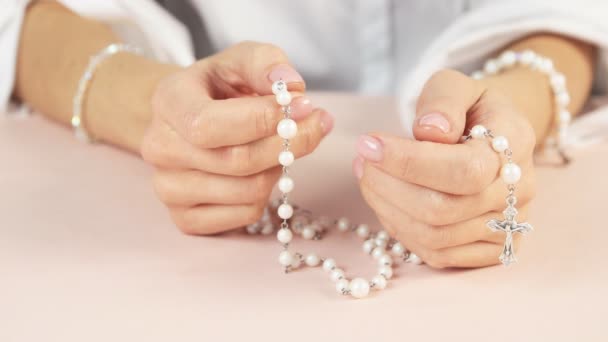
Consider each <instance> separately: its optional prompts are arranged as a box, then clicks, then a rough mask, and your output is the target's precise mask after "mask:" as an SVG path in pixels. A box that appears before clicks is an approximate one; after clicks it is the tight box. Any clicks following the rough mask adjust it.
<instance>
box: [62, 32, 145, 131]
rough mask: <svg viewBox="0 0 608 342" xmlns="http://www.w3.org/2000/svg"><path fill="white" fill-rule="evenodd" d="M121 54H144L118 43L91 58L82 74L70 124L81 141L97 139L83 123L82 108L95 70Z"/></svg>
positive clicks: (134, 48)
mask: <svg viewBox="0 0 608 342" xmlns="http://www.w3.org/2000/svg"><path fill="white" fill-rule="evenodd" d="M119 52H130V53H135V54H139V55H141V54H142V51H141V49H139V48H137V47H134V46H131V45H127V44H118V43H114V44H110V45H108V46H106V47H105V48H104V49H103V50H101V51H100V52H98V53H97V54H95V55H94V56H92V57H91V58H90V60H89V64H88V65H87V68H86V69H85V71H84V74H82V77H81V78H80V80H79V81H78V89H77V90H76V95H75V96H74V99H73V100H72V119H71V120H70V122H71V124H72V128H73V129H74V135H75V136H76V137H77V138H78V139H79V140H81V141H86V142H94V141H95V139H94V138H93V137H92V136H91V135H90V134H89V132H88V131H87V130H86V128H85V127H84V123H83V121H84V120H83V113H82V107H83V103H84V96H85V94H86V91H87V88H88V87H89V83H90V82H91V79H92V78H93V75H94V73H95V70H96V69H97V67H98V66H99V64H100V63H101V62H103V61H104V60H105V59H106V58H108V57H110V56H112V55H114V54H117V53H119Z"/></svg>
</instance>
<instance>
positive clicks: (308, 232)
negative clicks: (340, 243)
mask: <svg viewBox="0 0 608 342" xmlns="http://www.w3.org/2000/svg"><path fill="white" fill-rule="evenodd" d="M315 234H316V232H315V230H314V229H312V228H311V227H306V228H304V229H302V237H303V238H304V239H306V240H312V239H313V238H314V237H315Z"/></svg>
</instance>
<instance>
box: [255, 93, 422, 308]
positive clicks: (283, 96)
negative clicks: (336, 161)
mask: <svg viewBox="0 0 608 342" xmlns="http://www.w3.org/2000/svg"><path fill="white" fill-rule="evenodd" d="M272 92H273V93H274V94H275V96H276V101H277V103H278V104H279V105H280V106H281V111H282V112H283V115H284V118H283V119H282V120H281V121H280V122H279V123H278V125H277V133H278V135H279V136H280V137H281V138H283V151H281V152H280V153H279V157H278V160H279V164H281V165H282V166H283V175H282V176H281V178H280V179H279V181H278V182H277V185H278V188H279V190H280V192H281V194H282V195H281V198H280V199H279V200H278V201H275V202H274V203H272V204H271V206H270V207H271V208H270V209H267V210H266V211H265V213H264V215H263V216H262V218H261V219H260V220H259V221H258V222H256V223H254V224H251V225H248V226H247V227H245V229H246V231H247V232H248V233H249V234H256V233H258V232H261V233H262V234H265V235H268V234H271V233H272V232H274V224H273V223H272V222H273V220H272V216H271V214H270V212H271V210H272V211H275V210H276V213H277V215H278V219H279V220H280V225H279V229H278V231H277V240H278V241H279V242H280V243H281V245H282V246H283V250H282V251H281V252H280V253H279V264H280V265H281V266H282V267H283V270H284V272H285V273H288V272H291V271H293V270H296V269H298V268H300V267H301V266H302V265H306V266H308V267H317V266H319V265H322V268H323V270H325V271H326V272H327V273H329V276H330V279H331V280H332V281H333V282H334V283H335V288H336V291H337V292H338V293H340V294H342V295H350V296H352V297H354V298H364V297H367V296H368V295H369V293H370V289H375V290H382V289H384V288H386V286H387V283H388V280H389V279H391V278H392V277H393V273H394V272H393V265H394V264H396V263H398V262H400V261H406V262H411V263H414V264H421V263H422V260H421V259H420V258H419V257H418V256H416V255H415V254H413V253H409V252H408V251H407V250H406V249H405V247H404V246H403V245H402V244H401V243H400V242H399V241H397V240H395V239H393V238H391V237H390V236H389V234H388V233H387V232H386V231H379V232H372V231H371V230H370V228H369V227H368V226H367V225H366V224H359V225H356V224H351V223H350V222H349V220H348V219H347V218H341V219H338V220H335V221H331V220H330V219H328V218H326V217H320V218H318V219H315V218H313V217H312V214H311V213H310V212H308V211H304V210H300V209H298V208H297V207H295V206H292V205H291V204H290V202H289V193H290V192H292V191H293V189H294V185H295V184H294V181H293V179H292V178H291V177H290V176H289V167H290V166H291V165H292V164H293V162H294V159H295V157H294V155H293V153H292V152H291V151H290V150H289V147H290V139H292V138H294V137H295V136H296V134H297V133H298V125H297V123H296V122H295V121H294V120H292V119H291V117H290V116H291V107H290V103H291V94H290V93H289V92H288V91H287V84H286V83H285V82H283V81H277V82H275V83H274V84H273V85H272ZM330 227H335V228H337V230H338V231H340V232H348V231H351V232H354V233H356V234H357V235H358V236H359V237H361V238H363V239H364V240H365V241H364V242H363V251H364V252H365V253H366V254H369V255H371V256H372V257H373V259H375V260H376V262H377V263H378V272H377V274H376V275H375V276H373V277H372V278H371V280H369V281H368V280H366V279H365V278H354V279H352V280H349V279H348V278H347V277H346V275H345V271H344V270H343V269H342V268H339V267H338V266H337V264H336V261H335V260H334V259H332V258H321V257H319V256H318V255H316V254H314V253H311V254H308V255H306V256H304V255H303V254H301V253H297V252H296V253H294V252H292V251H290V250H289V246H290V243H291V242H292V240H293V237H294V233H296V234H299V235H301V236H302V237H303V238H304V239H307V240H312V239H315V240H319V239H321V238H322V237H323V235H324V234H325V233H326V232H327V230H328V229H329V228H330ZM393 257H394V259H393Z"/></svg>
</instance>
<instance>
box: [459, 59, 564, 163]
mask: <svg viewBox="0 0 608 342" xmlns="http://www.w3.org/2000/svg"><path fill="white" fill-rule="evenodd" d="M515 66H525V67H529V68H531V69H532V70H537V71H540V72H542V73H543V74H545V75H547V77H548V78H549V83H550V85H551V90H552V92H553V96H554V102H555V119H554V123H553V127H554V129H553V132H554V133H553V136H552V137H550V139H548V145H551V146H554V147H556V148H557V151H558V153H559V155H560V157H561V158H562V161H563V162H564V163H566V164H567V163H568V162H569V161H570V159H569V158H568V156H567V155H566V153H565V151H564V142H565V140H566V138H567V134H568V126H569V125H570V122H571V121H572V114H571V113H570V112H569V111H568V105H569V104H570V93H569V92H568V88H567V87H566V77H565V76H564V74H562V73H560V72H558V71H557V70H555V67H554V66H553V61H552V60H551V59H549V58H547V57H544V56H541V55H539V54H537V53H535V52H534V51H532V50H525V51H522V52H515V51H511V50H506V51H504V52H503V53H501V54H500V56H499V57H498V58H495V59H489V60H487V61H486V63H485V64H484V67H483V70H478V71H475V72H473V73H472V74H471V77H472V78H473V79H477V80H479V79H483V78H484V77H486V76H492V75H495V74H497V73H500V72H501V71H504V70H506V69H509V68H512V67H515Z"/></svg>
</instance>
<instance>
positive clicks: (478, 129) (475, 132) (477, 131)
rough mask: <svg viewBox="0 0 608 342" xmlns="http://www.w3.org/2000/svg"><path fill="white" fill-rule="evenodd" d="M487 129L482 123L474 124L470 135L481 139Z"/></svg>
mask: <svg viewBox="0 0 608 342" xmlns="http://www.w3.org/2000/svg"><path fill="white" fill-rule="evenodd" d="M487 131H488V130H487V129H486V128H485V127H483V126H482V125H475V126H473V128H471V136H472V137H473V138H475V139H481V138H483V137H484V136H485V134H486V132H487Z"/></svg>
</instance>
